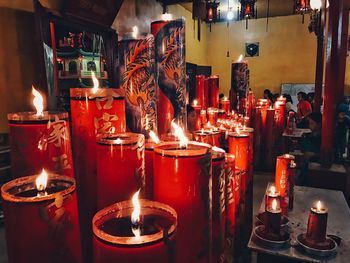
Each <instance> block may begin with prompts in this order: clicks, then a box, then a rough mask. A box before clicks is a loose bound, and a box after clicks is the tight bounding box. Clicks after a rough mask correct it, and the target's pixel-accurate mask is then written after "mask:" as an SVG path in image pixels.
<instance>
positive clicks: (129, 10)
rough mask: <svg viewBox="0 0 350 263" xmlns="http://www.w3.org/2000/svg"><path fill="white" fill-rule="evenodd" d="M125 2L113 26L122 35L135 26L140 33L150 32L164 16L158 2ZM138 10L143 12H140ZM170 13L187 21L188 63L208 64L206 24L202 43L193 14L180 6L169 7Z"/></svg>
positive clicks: (130, 0) (202, 32) (203, 28)
mask: <svg viewBox="0 0 350 263" xmlns="http://www.w3.org/2000/svg"><path fill="white" fill-rule="evenodd" d="M138 2H139V6H136V5H135V0H127V1H124V3H123V5H122V6H121V9H120V11H119V13H118V15H117V17H116V19H115V21H114V23H113V25H112V27H113V28H115V29H117V30H118V33H119V34H120V35H123V34H124V33H126V32H131V31H132V27H133V26H135V25H136V26H138V27H139V31H140V32H149V31H150V24H151V22H152V21H155V20H158V19H159V18H160V15H161V14H162V7H161V5H160V4H159V2H157V1H156V0H144V1H138ZM137 10H141V11H140V12H138V11H137ZM168 12H169V13H170V14H173V15H174V17H175V18H178V17H184V18H185V19H186V32H185V34H186V61H187V62H191V63H194V64H199V65H206V64H207V53H206V50H207V39H206V35H207V30H206V28H207V27H206V24H205V23H202V24H201V41H198V40H197V32H198V23H197V22H195V23H194V21H193V20H192V13H191V12H190V11H188V10H187V9H185V8H184V7H182V6H180V5H172V6H169V9H168Z"/></svg>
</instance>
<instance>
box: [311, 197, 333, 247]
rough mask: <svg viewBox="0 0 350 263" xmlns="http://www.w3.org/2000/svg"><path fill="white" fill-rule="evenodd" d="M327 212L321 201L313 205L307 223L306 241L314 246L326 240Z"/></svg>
mask: <svg viewBox="0 0 350 263" xmlns="http://www.w3.org/2000/svg"><path fill="white" fill-rule="evenodd" d="M327 217H328V211H327V209H326V208H325V207H324V206H323V205H322V203H321V201H318V202H317V203H316V204H314V205H313V206H312V207H311V209H310V213H309V219H308V222H307V232H306V240H307V241H309V243H313V244H314V245H315V244H317V243H322V242H324V241H325V240H326V232H327Z"/></svg>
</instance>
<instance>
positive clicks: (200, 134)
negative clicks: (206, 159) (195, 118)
mask: <svg viewBox="0 0 350 263" xmlns="http://www.w3.org/2000/svg"><path fill="white" fill-rule="evenodd" d="M194 140H195V141H196V142H204V143H208V144H211V143H212V141H213V136H212V134H211V133H210V132H209V131H204V129H202V130H200V131H195V132H194Z"/></svg>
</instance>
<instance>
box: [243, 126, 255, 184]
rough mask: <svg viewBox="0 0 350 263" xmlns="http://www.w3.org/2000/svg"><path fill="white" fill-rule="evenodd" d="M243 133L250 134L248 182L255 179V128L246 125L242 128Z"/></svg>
mask: <svg viewBox="0 0 350 263" xmlns="http://www.w3.org/2000/svg"><path fill="white" fill-rule="evenodd" d="M241 131H242V132H243V133H248V134H249V169H248V183H250V182H251V181H252V180H253V158H254V157H253V155H254V129H253V128H250V127H246V126H245V125H244V126H243V128H242V129H241Z"/></svg>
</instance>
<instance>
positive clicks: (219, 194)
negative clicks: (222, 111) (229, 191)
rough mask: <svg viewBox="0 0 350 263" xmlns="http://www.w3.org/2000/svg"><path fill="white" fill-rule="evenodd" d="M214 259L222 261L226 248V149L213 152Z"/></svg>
mask: <svg viewBox="0 0 350 263" xmlns="http://www.w3.org/2000/svg"><path fill="white" fill-rule="evenodd" d="M212 153H213V154H212V175H213V180H212V189H213V190H212V191H213V192H212V209H213V217H212V218H213V221H212V229H213V241H212V242H213V261H214V262H220V258H222V255H223V253H224V248H225V223H226V213H225V167H224V166H225V151H224V150H222V149H220V148H217V149H215V148H214V147H213V152H212Z"/></svg>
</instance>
